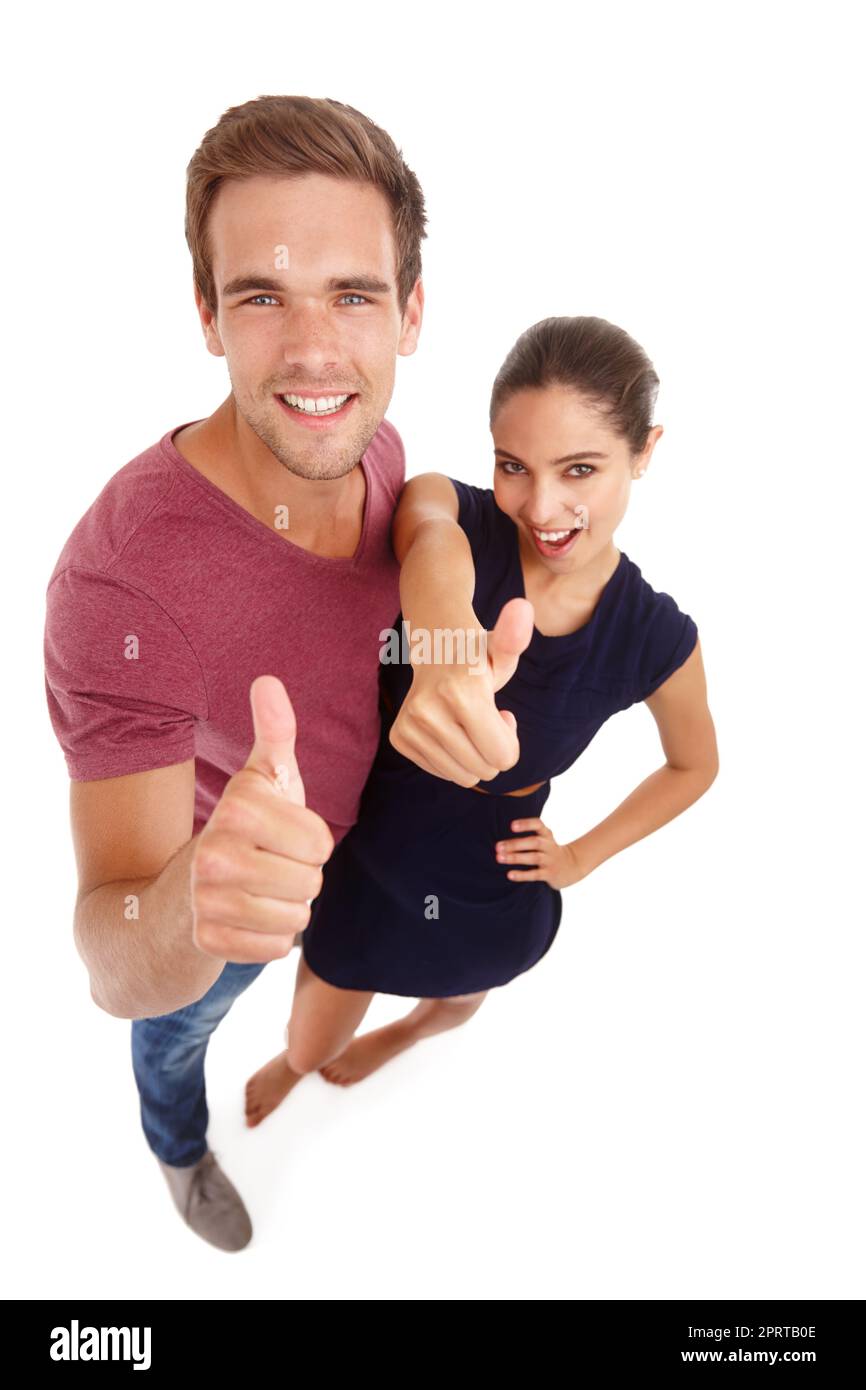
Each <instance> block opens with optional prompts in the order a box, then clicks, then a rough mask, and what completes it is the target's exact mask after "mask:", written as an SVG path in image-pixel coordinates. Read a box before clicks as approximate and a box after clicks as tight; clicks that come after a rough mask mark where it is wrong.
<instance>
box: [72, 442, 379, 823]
mask: <svg viewBox="0 0 866 1390" xmlns="http://www.w3.org/2000/svg"><path fill="white" fill-rule="evenodd" d="M188 423H189V424H192V423H195V422H193V421H189V422H188ZM184 428H185V426H184V425H177V426H175V428H174V429H172V430H169V431H168V433H166V434H165V435H163V437H162V439H160V440H159V442H158V443H156V444H154V445H152V446H151V447H150V448H149V449H146V450H145V451H144V453H142V454H139V455H138V457H137V458H134V459H132V460H131V462H129V463H127V464H126V465H125V466H124V467H123V468H121V469H119V471H118V472H117V473H115V474H114V476H113V477H112V478H111V479H109V481H108V483H107V484H106V486H105V487H104V488H103V489H102V492H101V493H100V494H99V496H98V497H97V498H96V500H95V501H94V502H93V503H92V505H91V506H90V507H89V508H88V510H87V511H86V512H85V514H84V516H83V517H82V518H81V520H80V521H79V522H78V524H77V526H76V527H75V529H74V530H73V531H72V533H71V535H70V536H69V539H68V540H67V542H66V544H65V546H64V547H63V550H62V551H61V553H60V557H59V559H58V561H57V564H56V565H55V567H54V570H53V572H52V575H51V578H50V580H49V583H48V589H47V595H46V609H47V611H46V621H45V689H46V695H47V698H48V709H49V714H50V717H51V722H52V725H53V727H54V731H55V733H56V735H57V738H58V740H59V742H60V745H61V747H62V749H63V752H64V754H65V757H66V763H67V767H68V770H69V776H70V777H71V778H72V779H73V781H90V780H92V779H94V778H103V777H119V776H122V775H124V774H126V773H130V772H143V771H146V770H147V769H149V768H157V767H166V766H168V765H169V764H171V763H179V762H184V761H186V759H188V758H191V757H193V756H194V757H195V779H196V798H195V823H194V826H193V834H195V833H197V832H198V831H199V830H200V829H201V828H202V826H203V825H204V824H205V822H206V821H207V819H208V817H209V816H210V814H211V812H212V811H213V808H214V806H215V805H216V803H217V801H218V800H219V797H220V795H221V794H222V791H223V788H224V787H225V784H226V782H227V781H228V779H229V777H231V776H232V775H233V773H235V772H237V770H238V769H239V768H241V767H243V765H244V764H245V762H246V760H247V758H248V757H249V753H250V749H251V748H252V745H253V722H252V711H251V709H250V695H249V691H250V684H251V682H252V681H253V680H254V679H255V677H256V676H261V675H274V676H279V678H280V680H281V681H282V682H283V684H284V685H285V687H286V690H287V691H288V694H289V698H290V699H291V701H292V706H293V708H294V711H295V715H296V716H297V723H298V735H297V741H296V745H295V748H296V755H297V760H298V766H299V768H300V772H301V777H302V778H303V782H304V788H305V791H306V795H307V805H308V806H311V807H312V808H313V810H315V811H317V812H318V813H319V815H320V816H322V818H323V819H324V820H325V821H326V822H327V823H328V826H329V828H330V830H331V833H332V835H333V836H334V839H335V841H336V842H337V843H339V841H340V840H341V839H342V837H343V836H344V835H345V833H346V831H347V830H348V829H349V828H350V827H351V826H352V825H353V824H354V823H355V821H356V820H357V816H358V803H359V800H360V796H361V790H362V788H363V786H364V783H365V781H366V779H367V774H368V773H369V770H370V766H371V764H372V761H373V756H374V754H375V751H376V746H377V742H378V737H379V709H378V681H379V670H380V663H379V649H380V647H381V640H380V632H381V631H382V629H383V628H388V627H393V626H394V625H395V622H396V618H397V614H398V613H399V611H400V589H399V574H400V567H399V565H398V564H397V560H396V558H395V556H394V552H393V549H392V547H391V538H390V533H391V520H392V516H393V512H394V507H395V505H396V502H397V498H398V496H399V494H400V490H401V488H402V486H403V482H404V479H405V453H404V449H403V443H402V440H401V438H400V435H399V434H398V433H397V430H396V429H395V428H394V426H393V425H392V424H391V423H390V421H388V420H383V421H382V424H381V425H380V427H379V429H378V431H377V432H376V434H375V436H374V437H373V439H372V440H371V441H370V444H369V445H368V447H367V450H366V452H365V453H364V456H363V458H362V459H361V464H360V466H361V467H362V468H363V471H364V477H365V479H366V483H367V494H366V499H365V502H364V520H363V530H362V532H361V539H360V541H359V543H358V548H357V550H356V552H355V554H354V555H353V556H346V557H345V558H344V557H337V558H327V557H323V556H320V555H313V554H311V553H310V551H308V550H304V549H302V548H301V547H300V546H297V545H294V544H293V543H292V542H291V541H289V540H287V539H286V536H285V532H284V531H281V530H279V529H277V528H276V527H274V528H271V527H269V526H266V525H265V524H264V523H263V522H261V521H259V520H258V519H257V518H256V517H254V516H253V515H252V514H251V513H250V512H248V511H246V510H245V509H244V508H243V507H241V506H240V505H239V503H237V502H235V501H233V499H232V498H230V497H229V496H228V495H227V494H226V493H225V492H223V491H222V490H221V489H220V488H218V487H217V486H216V485H215V484H214V483H212V482H210V481H209V480H208V479H207V478H205V476H204V475H203V474H202V473H200V472H199V471H198V469H196V468H194V467H193V465H192V464H191V463H190V462H189V460H188V459H185V458H184V457H183V455H182V454H181V453H179V451H178V450H177V448H176V447H175V445H174V442H173V436H174V435H175V434H177V433H178V431H179V430H181V429H184Z"/></svg>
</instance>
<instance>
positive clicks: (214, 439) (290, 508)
mask: <svg viewBox="0 0 866 1390" xmlns="http://www.w3.org/2000/svg"><path fill="white" fill-rule="evenodd" d="M258 444H259V445H260V448H259V447H257V448H256V450H255V458H251V457H249V456H248V455H247V454H246V453H245V450H244V448H243V447H242V444H241V441H240V440H239V437H238V427H237V417H236V412H235V410H234V402H233V399H232V397H231V396H229V397H228V399H227V400H225V401H223V403H222V405H220V406H219V407H218V408H217V409H216V410H215V411H214V413H213V415H210V416H209V417H208V418H207V419H206V420H199V421H198V422H197V423H196V424H194V425H188V426H187V427H186V428H185V429H183V430H180V431H179V432H178V433H177V434H176V435H175V437H174V446H175V448H176V449H177V451H178V453H180V454H182V455H183V457H184V458H185V459H186V460H187V462H188V463H190V464H192V466H193V468H195V469H196V470H197V471H198V472H199V473H201V474H203V475H204V477H206V478H207V479H208V481H209V482H211V483H213V485H214V486H215V487H218V488H219V489H220V491H221V492H224V493H226V495H227V496H228V497H230V498H231V499H232V501H233V502H236V503H237V504H238V506H239V507H243V509H244V511H247V512H249V513H250V515H251V516H254V517H255V518H256V519H257V520H258V521H261V522H262V524H263V525H265V526H269V527H271V528H274V529H275V530H277V534H278V535H281V536H282V537H283V538H284V539H285V540H289V541H291V542H292V543H293V544H294V545H299V546H301V547H302V548H303V549H304V550H309V551H312V552H313V553H314V554H317V555H322V556H326V557H331V558H336V557H338V556H352V555H354V553H355V550H356V549H357V545H358V541H359V539H360V535H361V528H362V525H363V518H364V505H365V499H366V491H367V483H366V479H365V477H364V471H363V469H362V468H360V467H355V468H353V469H352V470H351V472H350V473H347V474H345V475H344V476H343V477H342V478H332V479H322V480H316V479H309V478H299V477H297V476H296V475H295V474H294V473H290V472H289V470H288V469H287V468H284V467H283V465H282V464H281V463H280V461H279V459H277V458H276V457H275V456H274V455H273V454H272V453H271V451H270V449H268V448H267V446H266V445H264V444H262V443H261V441H258Z"/></svg>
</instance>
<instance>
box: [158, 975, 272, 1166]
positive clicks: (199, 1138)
mask: <svg viewBox="0 0 866 1390" xmlns="http://www.w3.org/2000/svg"><path fill="white" fill-rule="evenodd" d="M266 964H267V961H263V962H261V963H252V964H249V965H242V964H237V963H235V962H233V961H227V962H226V964H225V966H224V967H223V971H222V974H221V975H220V977H219V979H217V980H215V981H214V983H213V984H212V985H211V987H210V989H209V990H208V992H207V994H205V995H203V996H202V998H201V999H197V1000H196V1001H195V1003H194V1004H187V1005H186V1006H185V1007H184V1008H182V1009H177V1010H175V1012H174V1013H171V1014H161V1015H160V1016H159V1017H157V1018H135V1019H133V1020H132V1039H131V1041H132V1069H133V1073H134V1075H135V1082H136V1085H137V1086H138V1092H139V1097H140V1100H141V1124H142V1128H143V1129H144V1134H145V1138H146V1139H147V1142H148V1144H149V1145H150V1148H151V1149H152V1150H153V1152H154V1153H155V1154H156V1156H157V1157H158V1158H161V1159H162V1161H163V1162H164V1163H170V1164H173V1165H174V1166H176V1167H178V1168H185V1167H188V1166H189V1165H191V1164H193V1163H197V1162H198V1160H199V1159H200V1158H201V1157H202V1156H203V1155H204V1154H205V1153H206V1152H207V1140H206V1138H205V1136H206V1134H207V1125H208V1108H207V1100H206V1099H205V1085H204V1059H205V1053H206V1052H207V1045H208V1043H209V1041H210V1036H211V1033H212V1032H213V1031H214V1029H215V1028H216V1026H217V1024H218V1023H219V1022H220V1021H221V1020H222V1019H223V1018H225V1016H226V1014H227V1013H228V1011H229V1009H230V1008H231V1006H232V1004H233V1003H234V1001H235V1000H236V999H237V997H238V995H239V994H242V993H243V991H244V990H245V989H246V988H247V986H248V985H250V984H252V982H253V980H254V979H255V978H256V976H257V975H259V974H261V972H262V970H264V968H265V965H266Z"/></svg>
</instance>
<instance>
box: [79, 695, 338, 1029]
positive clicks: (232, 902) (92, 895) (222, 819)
mask: <svg viewBox="0 0 866 1390" xmlns="http://www.w3.org/2000/svg"><path fill="white" fill-rule="evenodd" d="M250 703H251V706H252V716H253V730H254V733H255V742H254V743H253V746H252V749H251V750H250V754H249V757H248V758H247V761H246V763H245V764H244V766H243V767H242V768H239V770H238V771H237V772H236V773H235V774H234V776H232V777H230V778H229V780H228V782H227V783H226V785H225V787H224V788H223V792H222V795H221V796H220V799H219V801H218V802H217V804H216V806H215V807H214V809H213V812H212V813H211V816H210V819H209V820H208V823H207V825H206V826H205V827H204V829H203V830H202V831H201V832H200V833H199V834H198V835H191V831H192V827H193V824H194V807H195V763H194V760H193V759H191V758H190V759H189V760H188V761H187V762H184V763H177V764H175V765H173V766H171V767H165V768H157V769H154V770H153V771H150V772H138V773H133V774H131V775H129V776H127V777H112V778H107V779H105V780H101V781H97V782H74V783H73V785H72V796H71V804H72V830H73V837H74V841H75V854H76V858H77V861H78V876H79V892H78V901H77V903H76V908H75V941H76V945H77V947H78V950H79V952H80V953H81V956H82V959H83V960H84V962H85V964H86V965H87V969H88V971H89V973H90V992H91V994H92V996H93V999H94V1001H95V1002H96V1003H97V1004H99V1005H100V1007H101V1008H103V1009H105V1011H106V1012H107V1013H110V1014H114V1015H116V1016H117V1017H118V1018H151V1017H153V1016H155V1015H159V1014H165V1013H173V1012H174V1011H175V1009H179V1008H183V1007H184V1006H185V1005H186V1004H191V1003H194V1002H195V1000H197V999H200V998H201V997H202V995H203V994H206V993H207V991H208V989H209V988H210V986H211V985H212V984H213V983H214V981H215V980H216V979H217V978H218V977H219V975H220V974H221V972H222V968H223V966H224V964H225V963H226V961H233V962H236V963H237V964H240V965H242V964H251V963H252V964H256V963H262V964H265V963H267V962H268V961H271V960H277V959H278V958H280V957H283V956H287V955H288V953H289V951H290V950H291V949H292V946H293V945H294V942H295V937H296V935H297V933H298V932H299V931H302V930H303V929H304V927H305V926H306V925H307V923H308V922H309V920H310V904H311V902H312V900H313V899H314V898H316V897H317V896H318V894H319V892H320V891H321V887H322V883H323V875H322V867H323V865H324V863H325V861H326V860H327V859H328V858H329V856H330V854H331V852H332V851H333V848H334V837H333V835H332V834H331V831H330V829H329V827H328V825H327V823H326V822H325V821H324V820H323V819H322V817H321V816H320V815H319V814H318V812H317V811H314V810H313V809H312V807H309V806H307V805H306V793H305V791H304V784H303V781H302V779H301V775H300V770H299V768H298V763H297V758H296V756H295V739H296V735H297V724H296V721H295V714H294V710H293V708H292V704H291V701H290V699H289V696H288V693H287V692H286V689H285V686H284V685H283V683H282V681H280V680H279V679H278V678H277V677H275V676H268V675H264V676H257V677H256V679H255V680H254V681H253V682H252V684H251V686H250Z"/></svg>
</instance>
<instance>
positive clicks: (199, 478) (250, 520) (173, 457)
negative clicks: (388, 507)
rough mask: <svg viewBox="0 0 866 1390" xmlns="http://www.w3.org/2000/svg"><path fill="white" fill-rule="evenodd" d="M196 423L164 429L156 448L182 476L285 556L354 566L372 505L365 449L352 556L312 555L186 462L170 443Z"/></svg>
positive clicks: (359, 556)
mask: <svg viewBox="0 0 866 1390" xmlns="http://www.w3.org/2000/svg"><path fill="white" fill-rule="evenodd" d="M202 418H206V417H202ZM200 423H201V421H200V420H187V421H186V423H185V424H183V425H175V426H174V427H173V428H172V429H170V430H167V431H166V433H165V434H164V435H163V437H162V439H161V440H160V448H161V449H162V452H163V454H164V455H165V457H166V458H167V459H168V460H169V462H170V463H171V464H173V465H174V467H175V468H177V469H179V470H180V471H181V472H182V473H183V474H185V476H186V477H188V478H192V480H193V481H194V482H196V483H198V485H199V486H200V487H202V488H203V489H204V491H205V492H207V493H208V494H209V495H210V496H211V497H212V498H213V499H214V501H216V502H218V503H219V504H220V505H221V506H222V507H224V508H225V510H226V511H228V512H229V513H230V514H231V515H232V516H233V517H234V518H235V519H236V520H237V521H240V522H242V523H243V524H244V525H246V526H247V527H248V528H250V529H252V530H253V531H255V533H256V535H257V536H258V537H259V539H260V540H264V537H265V536H266V537H267V541H268V544H270V545H278V546H279V547H280V549H281V550H282V552H283V554H284V555H288V556H289V557H290V558H291V559H292V560H305V561H309V563H310V564H313V565H337V566H344V567H348V568H351V569H354V568H355V567H356V566H358V565H359V564H360V563H361V560H362V559H363V557H364V552H365V550H366V546H367V535H368V532H369V529H370V509H371V506H372V494H373V487H372V477H371V470H370V468H369V466H368V465H367V463H366V461H365V460H366V451H365V453H364V454H363V455H362V456H361V458H360V460H359V466H360V468H361V471H362V472H363V474H364V482H365V484H366V493H365V496H364V516H363V520H362V523H361V535H360V537H359V539H358V544H357V546H356V547H355V553H354V554H353V555H316V554H315V553H314V552H313V551H312V550H305V549H304V547H303V546H302V545H296V544H295V542H294V541H290V540H288V539H286V538H285V537H284V536H279V535H278V534H277V532H276V531H275V530H274V529H273V528H272V527H270V526H266V525H265V523H264V522H263V521H259V518H258V517H257V516H253V514H252V512H248V511H247V509H246V507H242V506H241V504H240V503H239V502H236V501H235V499H234V498H233V497H229V495H228V493H227V492H223V490H222V488H221V487H217V485H216V483H212V482H211V480H210V478H206V477H205V475H204V473H201V472H200V471H199V470H198V469H197V468H196V467H195V466H194V465H193V464H191V463H190V461H189V459H188V458H185V457H184V455H183V454H182V453H181V452H180V450H179V449H178V447H177V445H176V444H175V442H174V436H175V435H176V434H180V432H181V430H185V429H186V428H187V427H188V426H189V425H198V424H200ZM368 447H369V446H368Z"/></svg>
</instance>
